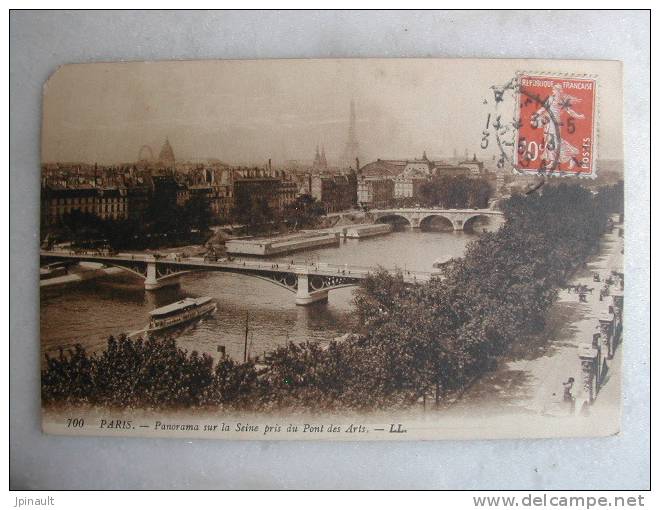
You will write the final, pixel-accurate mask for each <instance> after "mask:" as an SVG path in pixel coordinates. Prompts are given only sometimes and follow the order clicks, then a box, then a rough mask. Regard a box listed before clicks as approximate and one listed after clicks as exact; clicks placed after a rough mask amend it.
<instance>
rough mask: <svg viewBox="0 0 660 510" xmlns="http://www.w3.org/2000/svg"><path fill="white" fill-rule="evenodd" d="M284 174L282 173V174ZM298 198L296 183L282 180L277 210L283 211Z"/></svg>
mask: <svg viewBox="0 0 660 510" xmlns="http://www.w3.org/2000/svg"><path fill="white" fill-rule="evenodd" d="M282 174H284V172H282ZM296 197H298V183H297V182H296V181H293V180H290V179H282V180H281V181H280V185H279V208H280V210H283V209H284V208H285V207H286V206H288V205H290V204H292V203H294V202H295V201H296Z"/></svg>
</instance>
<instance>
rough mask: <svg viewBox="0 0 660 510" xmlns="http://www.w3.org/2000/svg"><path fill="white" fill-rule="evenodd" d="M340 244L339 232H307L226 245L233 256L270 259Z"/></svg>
mask: <svg viewBox="0 0 660 510" xmlns="http://www.w3.org/2000/svg"><path fill="white" fill-rule="evenodd" d="M339 242H340V235H339V233H338V232H320V233H318V232H307V233H303V234H294V235H288V236H282V237H266V238H246V239H232V240H230V241H227V242H226V243H225V249H226V251H227V253H229V254H231V255H252V256H259V257H268V256H271V255H285V254H287V253H293V252H295V251H300V250H305V249H309V248H320V247H326V246H338V245H339Z"/></svg>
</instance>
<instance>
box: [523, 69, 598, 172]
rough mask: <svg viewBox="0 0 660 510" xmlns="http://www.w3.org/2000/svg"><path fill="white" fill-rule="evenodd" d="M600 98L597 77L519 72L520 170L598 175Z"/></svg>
mask: <svg viewBox="0 0 660 510" xmlns="http://www.w3.org/2000/svg"><path fill="white" fill-rule="evenodd" d="M595 101H596V81H595V80H594V79H587V78H573V77H552V76H535V75H532V74H521V75H519V77H518V101H517V104H516V118H517V127H518V129H517V136H516V141H515V150H514V167H515V169H516V170H517V171H519V172H522V173H534V174H540V173H542V174H546V175H581V176H589V177H593V176H595V161H594V156H595V131H594V117H595V109H596V103H595Z"/></svg>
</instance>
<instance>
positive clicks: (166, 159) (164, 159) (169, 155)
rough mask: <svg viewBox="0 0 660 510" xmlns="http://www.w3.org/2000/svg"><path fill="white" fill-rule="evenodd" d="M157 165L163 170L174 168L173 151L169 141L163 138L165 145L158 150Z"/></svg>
mask: <svg viewBox="0 0 660 510" xmlns="http://www.w3.org/2000/svg"><path fill="white" fill-rule="evenodd" d="M158 163H160V164H161V165H162V166H164V167H165V168H174V151H173V150H172V146H171V145H170V141H169V139H167V138H165V143H164V144H163V148H162V149H161V150H160V154H159V155H158Z"/></svg>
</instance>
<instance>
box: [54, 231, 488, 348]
mask: <svg viewBox="0 0 660 510" xmlns="http://www.w3.org/2000/svg"><path fill="white" fill-rule="evenodd" d="M475 238H476V236H475V235H473V234H468V233H464V232H421V231H419V230H415V231H411V230H407V231H399V232H393V233H391V234H388V235H385V236H379V237H372V238H368V239H346V240H343V241H342V243H341V245H340V246H339V247H333V248H321V249H314V250H306V251H304V252H297V253H295V254H292V255H289V256H286V257H276V258H274V259H273V260H290V259H291V258H295V259H296V260H303V259H308V260H313V261H317V260H318V261H321V262H329V263H333V264H351V265H358V266H376V265H382V266H384V267H387V268H394V267H395V266H397V267H400V268H401V269H404V270H406V269H408V270H414V271H431V270H432V264H433V262H434V261H435V260H436V259H438V258H440V257H445V256H453V257H460V256H462V255H463V252H464V251H465V246H466V244H467V243H468V242H469V241H471V240H473V239H475ZM353 290H354V288H352V287H348V288H344V289H338V290H334V291H330V294H329V299H328V302H327V303H319V304H314V305H311V306H296V304H295V301H294V294H292V293H290V292H288V291H287V290H285V289H283V288H280V287H278V286H276V285H273V284H271V283H268V282H266V281H262V280H259V279H256V278H251V277H246V276H241V275H232V274H228V273H212V272H210V273H192V274H187V275H183V276H182V277H181V279H180V285H178V286H172V287H165V288H163V289H160V290H157V291H155V292H154V291H149V292H147V291H145V290H144V284H143V281H142V280H141V279H139V278H137V277H135V276H132V275H130V273H121V274H116V275H108V276H103V277H101V278H97V279H95V280H89V281H86V282H80V283H76V284H72V285H68V286H64V287H58V288H43V289H42V290H41V346H42V352H43V353H46V352H49V353H55V352H57V349H58V348H59V347H63V348H65V349H66V348H68V347H71V346H73V345H74V344H76V343H80V344H81V345H83V347H85V349H87V350H88V351H95V350H100V349H103V348H104V346H105V344H106V339H107V337H108V336H109V335H118V334H119V333H122V332H132V331H136V330H140V329H142V328H144V326H145V325H146V323H147V321H148V319H147V314H148V312H149V311H150V310H153V309H154V308H157V307H159V306H163V305H166V304H169V303H171V302H173V301H177V300H179V299H182V298H184V297H188V296H190V297H197V296H212V297H213V298H215V300H216V301H217V303H218V310H217V311H216V312H215V313H214V314H212V315H208V316H206V317H205V318H204V319H202V320H201V321H200V322H197V323H196V324H193V325H190V326H188V327H186V328H185V329H184V330H179V331H177V332H176V333H177V334H178V336H177V343H178V345H179V346H181V347H182V348H185V349H188V350H189V351H192V350H196V351H198V352H207V353H209V354H211V355H212V356H213V357H217V351H218V346H219V345H223V346H225V349H226V352H227V354H228V355H229V356H231V357H233V358H235V359H242V358H243V350H244V341H245V322H246V314H247V313H248V312H249V321H248V323H249V328H248V331H249V333H248V350H249V353H250V356H261V355H262V354H263V353H264V352H265V351H269V350H272V349H273V348H275V347H277V346H278V345H282V344H284V343H285V342H286V341H287V340H291V341H295V342H303V341H306V340H310V341H328V340H330V339H332V338H334V337H336V336H340V335H342V334H344V333H347V332H349V331H350V330H351V328H352V326H353V325H354V324H355V317H354V314H353V313H352V294H353Z"/></svg>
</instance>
